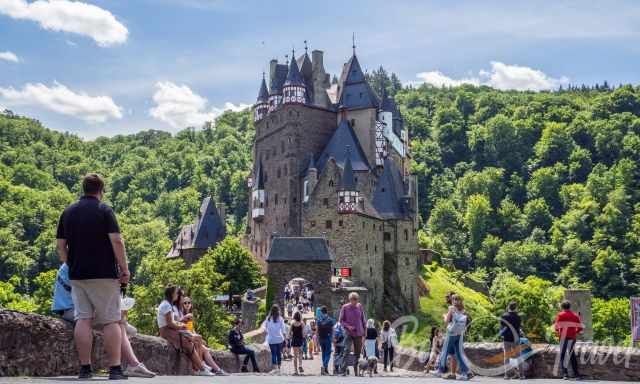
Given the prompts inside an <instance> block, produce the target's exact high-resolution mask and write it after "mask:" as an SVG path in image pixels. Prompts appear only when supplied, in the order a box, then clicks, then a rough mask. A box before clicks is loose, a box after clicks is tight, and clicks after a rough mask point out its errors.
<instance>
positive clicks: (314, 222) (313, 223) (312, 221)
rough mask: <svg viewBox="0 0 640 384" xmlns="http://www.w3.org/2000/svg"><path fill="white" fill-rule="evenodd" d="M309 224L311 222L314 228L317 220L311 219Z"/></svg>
mask: <svg viewBox="0 0 640 384" xmlns="http://www.w3.org/2000/svg"><path fill="white" fill-rule="evenodd" d="M309 224H311V228H313V227H315V226H316V221H315V220H311V222H310V223H309Z"/></svg>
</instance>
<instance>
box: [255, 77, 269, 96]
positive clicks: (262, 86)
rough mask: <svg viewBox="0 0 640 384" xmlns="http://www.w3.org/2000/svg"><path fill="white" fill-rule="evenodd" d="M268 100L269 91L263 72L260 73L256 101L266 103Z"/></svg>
mask: <svg viewBox="0 0 640 384" xmlns="http://www.w3.org/2000/svg"><path fill="white" fill-rule="evenodd" d="M268 101H269V91H268V90H267V82H266V81H265V80H264V73H263V74H262V82H261V83H260V91H259V92H258V98H257V99H256V103H266V102H268Z"/></svg>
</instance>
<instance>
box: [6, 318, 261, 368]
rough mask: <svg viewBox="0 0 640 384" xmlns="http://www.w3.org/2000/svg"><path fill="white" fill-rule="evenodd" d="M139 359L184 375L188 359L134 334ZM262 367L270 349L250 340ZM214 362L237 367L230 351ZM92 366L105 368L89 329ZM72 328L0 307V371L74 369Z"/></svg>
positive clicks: (164, 344)
mask: <svg viewBox="0 0 640 384" xmlns="http://www.w3.org/2000/svg"><path fill="white" fill-rule="evenodd" d="M130 340H131V345H132V347H133V350H134V352H135V354H136V356H137V357H138V359H139V360H140V361H142V362H144V363H145V365H146V366H147V367H148V368H149V369H151V370H152V371H154V372H157V373H158V374H161V375H189V374H191V373H192V371H191V362H190V360H189V359H188V358H187V357H186V356H185V355H184V354H181V353H178V352H177V351H176V350H175V348H173V346H171V345H169V344H168V343H167V342H166V341H165V340H164V339H162V338H159V337H154V336H145V335H137V336H133V337H131V338H130ZM251 348H254V350H256V351H257V356H256V357H257V360H258V365H259V366H260V368H261V369H263V370H264V369H268V368H270V366H271V354H270V352H269V351H268V348H267V347H265V346H263V345H252V346H251ZM212 354H213V356H214V358H215V359H216V361H218V362H219V364H220V365H221V366H222V367H223V369H225V370H226V371H229V372H236V371H237V369H236V359H235V356H234V355H233V354H232V353H230V352H228V351H213V353H212ZM92 361H93V366H94V368H96V369H101V368H106V356H105V354H104V350H103V343H102V333H101V332H97V331H94V343H93V357H92ZM78 364H79V363H78V357H77V354H76V350H75V347H74V344H73V328H72V325H71V324H70V323H68V322H66V321H63V320H59V319H55V318H51V317H47V316H41V315H37V314H32V313H22V312H16V311H8V310H0V376H65V375H76V374H77V373H78V366H79V365H78Z"/></svg>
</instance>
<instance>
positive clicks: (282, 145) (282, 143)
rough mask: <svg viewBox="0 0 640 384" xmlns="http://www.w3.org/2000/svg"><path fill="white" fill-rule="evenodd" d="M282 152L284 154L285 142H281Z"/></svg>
mask: <svg viewBox="0 0 640 384" xmlns="http://www.w3.org/2000/svg"><path fill="white" fill-rule="evenodd" d="M280 152H282V153H284V141H281V142H280Z"/></svg>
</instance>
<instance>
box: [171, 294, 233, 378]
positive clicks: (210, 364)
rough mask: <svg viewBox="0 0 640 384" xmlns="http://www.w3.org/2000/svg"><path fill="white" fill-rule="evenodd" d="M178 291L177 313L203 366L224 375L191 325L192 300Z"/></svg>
mask: <svg viewBox="0 0 640 384" xmlns="http://www.w3.org/2000/svg"><path fill="white" fill-rule="evenodd" d="M181 291H182V290H181ZM183 295H184V292H182V295H181V294H180V293H179V294H178V297H179V300H180V307H179V313H180V315H181V316H182V318H183V319H184V323H185V324H186V325H187V330H188V331H189V332H191V334H192V340H193V343H194V344H195V346H196V350H197V351H198V353H199V354H200V357H201V358H202V360H203V361H204V362H205V368H209V370H210V371H211V372H212V373H215V374H216V375H219V376H224V375H226V373H225V372H224V370H223V369H222V368H220V367H219V366H218V364H216V362H215V361H214V360H213V357H212V356H211V350H210V349H209V348H208V347H207V346H206V344H205V342H204V340H203V339H202V336H200V335H198V334H197V333H196V331H195V329H194V327H193V301H192V300H191V298H190V297H188V296H183Z"/></svg>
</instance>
